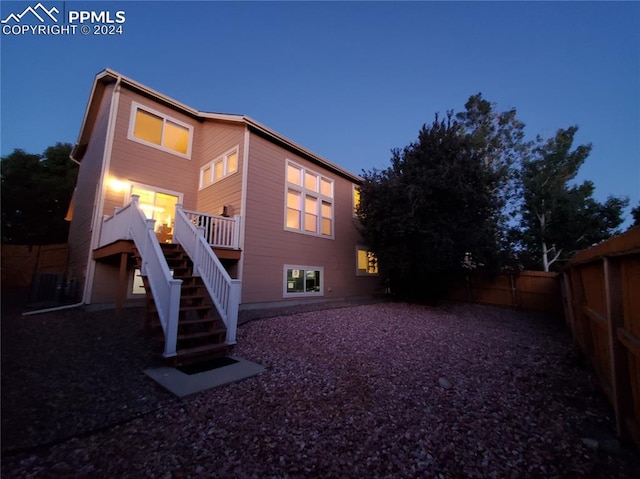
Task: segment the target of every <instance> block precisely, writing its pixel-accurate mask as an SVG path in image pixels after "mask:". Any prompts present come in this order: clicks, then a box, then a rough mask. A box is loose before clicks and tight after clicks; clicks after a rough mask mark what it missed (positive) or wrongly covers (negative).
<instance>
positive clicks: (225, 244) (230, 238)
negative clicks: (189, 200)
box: [183, 210, 241, 249]
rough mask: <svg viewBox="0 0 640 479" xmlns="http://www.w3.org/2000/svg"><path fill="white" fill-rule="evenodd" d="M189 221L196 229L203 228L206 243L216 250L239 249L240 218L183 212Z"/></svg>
mask: <svg viewBox="0 0 640 479" xmlns="http://www.w3.org/2000/svg"><path fill="white" fill-rule="evenodd" d="M183 212H184V214H185V215H186V217H187V218H188V219H189V221H190V222H191V223H192V224H193V225H194V226H195V227H196V228H197V227H198V226H202V227H203V228H204V235H205V239H206V241H207V243H209V244H210V245H211V246H213V247H216V248H233V249H238V248H239V247H240V221H241V219H240V216H239V215H236V216H234V217H232V218H229V217H226V216H218V215H207V214H204V213H199V212H197V211H187V210H183Z"/></svg>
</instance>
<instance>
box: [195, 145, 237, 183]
mask: <svg viewBox="0 0 640 479" xmlns="http://www.w3.org/2000/svg"><path fill="white" fill-rule="evenodd" d="M237 171H238V147H237V146H235V147H233V148H232V149H231V150H229V151H227V152H226V153H225V154H223V155H221V156H219V157H218V158H216V159H215V160H213V161H210V162H209V163H207V164H206V165H204V166H203V167H202V168H200V189H202V188H206V187H207V186H209V185H212V184H214V183H216V182H217V181H220V180H221V179H223V178H226V177H227V176H229V175H232V174H234V173H236V172H237Z"/></svg>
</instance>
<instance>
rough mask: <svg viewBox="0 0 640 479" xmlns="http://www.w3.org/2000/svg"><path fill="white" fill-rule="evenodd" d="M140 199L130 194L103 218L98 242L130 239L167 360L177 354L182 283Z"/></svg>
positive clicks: (106, 242)
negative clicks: (156, 317) (136, 254)
mask: <svg viewBox="0 0 640 479" xmlns="http://www.w3.org/2000/svg"><path fill="white" fill-rule="evenodd" d="M139 199H140V197H139V196H138V195H132V196H131V203H129V204H128V205H127V206H125V207H123V208H116V209H115V211H114V214H113V216H111V217H108V218H105V220H104V221H103V223H102V230H101V232H100V240H99V242H98V243H99V246H104V245H107V244H109V243H113V242H114V241H117V240H133V242H134V244H135V245H136V249H137V250H138V254H139V255H140V259H141V262H142V264H141V268H140V269H141V273H142V275H143V276H146V277H147V281H148V283H149V286H150V288H151V294H152V296H153V300H154V302H155V305H156V310H157V313H158V317H159V319H160V324H161V325H162V329H163V331H164V337H165V343H164V353H163V356H164V357H165V358H169V357H173V356H176V354H177V353H176V345H177V341H178V317H179V314H180V290H181V288H182V280H180V279H173V277H172V275H171V270H170V269H169V265H168V264H167V260H166V258H165V257H164V254H163V253H162V249H161V248H160V243H159V242H158V238H157V236H156V234H155V232H154V225H155V220H150V219H147V218H146V216H145V214H144V212H143V211H142V208H141V207H140V204H139Z"/></svg>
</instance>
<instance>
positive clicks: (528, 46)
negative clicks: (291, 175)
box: [0, 0, 640, 213]
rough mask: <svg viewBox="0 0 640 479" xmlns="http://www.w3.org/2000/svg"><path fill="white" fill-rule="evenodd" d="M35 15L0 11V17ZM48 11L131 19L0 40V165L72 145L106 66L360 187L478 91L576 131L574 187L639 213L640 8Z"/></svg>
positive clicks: (91, 5) (471, 5)
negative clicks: (18, 154)
mask: <svg viewBox="0 0 640 479" xmlns="http://www.w3.org/2000/svg"><path fill="white" fill-rule="evenodd" d="M37 3H38V2H37V0H36V1H33V2H5V1H2V3H1V4H0V16H1V18H2V20H5V19H7V17H8V16H9V15H10V14H12V13H14V14H20V13H22V12H23V11H24V10H25V8H27V7H29V6H32V7H35V6H36V4H37ZM42 4H43V6H44V7H46V8H47V9H51V8H53V7H56V8H57V9H58V11H59V12H60V19H61V20H60V22H59V23H60V24H62V23H65V22H66V21H67V20H68V17H66V16H65V14H66V15H68V13H69V12H70V11H94V12H100V11H108V12H109V13H110V15H111V18H114V16H115V13H116V12H117V11H123V12H124V18H125V19H126V20H125V21H124V23H121V24H118V25H120V26H122V33H121V34H116V35H94V34H93V33H91V34H89V35H82V34H81V33H80V32H79V31H78V32H76V34H69V35H52V34H42V35H32V34H29V33H27V34H13V33H9V34H5V33H4V32H5V30H3V34H2V35H1V38H0V41H1V54H2V57H1V70H0V75H1V79H0V80H1V83H0V87H1V102H2V103H1V117H0V121H1V123H0V130H1V153H2V155H3V156H4V155H7V154H9V153H11V152H12V151H13V150H14V149H15V148H21V149H24V150H26V151H28V152H31V153H41V152H42V151H43V150H44V149H45V148H46V147H47V146H49V145H52V144H54V143H56V142H58V141H61V142H70V143H75V141H76V139H77V136H78V132H79V129H80V125H81V122H82V118H83V115H84V111H85V108H86V104H87V101H88V98H89V93H90V89H91V86H92V82H93V79H94V76H95V75H96V74H97V73H98V72H100V71H101V70H103V69H104V68H107V67H108V68H111V69H114V70H116V71H118V72H120V73H122V74H123V75H125V76H128V77H130V78H132V79H134V80H137V81H139V82H141V83H143V84H145V85H147V86H149V87H151V88H153V89H155V90H157V91H159V92H161V93H164V94H166V95H168V96H171V97H173V98H175V99H176V100H178V101H181V102H183V103H186V104H187V105H189V106H191V107H193V108H196V109H198V110H201V111H207V112H222V113H237V114H244V115H248V116H250V117H251V118H253V119H255V120H257V121H259V122H261V123H263V124H265V125H266V126H268V127H270V128H272V129H273V130H275V131H277V132H279V133H280V134H282V135H284V136H286V137H288V138H290V139H291V140H293V141H295V142H296V143H299V144H301V145H303V146H305V147H306V148H308V149H310V150H312V151H314V152H315V153H317V154H319V155H320V156H322V157H324V158H326V159H328V160H330V161H332V162H334V163H336V164H338V165H340V166H342V167H344V168H346V169H348V170H350V171H352V172H354V173H357V174H360V173H361V172H362V170H370V169H371V168H374V167H375V168H384V167H386V166H388V165H389V159H390V156H391V155H390V150H391V149H392V148H401V147H403V146H406V145H407V144H408V143H410V142H412V141H414V140H416V138H417V134H418V131H419V129H420V127H421V126H422V124H424V123H430V122H431V121H432V120H433V118H434V114H435V113H436V112H439V113H440V114H444V113H445V112H446V111H447V110H450V109H453V110H455V111H461V110H462V109H463V108H464V104H465V102H466V100H467V99H468V97H469V96H470V95H472V94H475V93H478V92H482V94H483V96H484V97H485V98H486V99H487V100H490V101H492V102H495V103H496V104H497V108H498V110H501V111H503V110H508V109H510V108H516V109H517V111H518V117H519V119H520V120H521V121H523V122H524V123H525V124H526V132H527V135H528V136H529V137H530V138H534V137H535V136H536V135H541V136H543V137H545V138H548V137H550V136H552V135H553V134H554V133H555V131H556V130H557V129H558V128H566V127H568V126H571V125H578V126H579V128H580V130H579V133H578V135H577V142H578V143H592V144H593V151H592V153H591V155H590V157H589V158H588V160H587V161H586V163H585V165H584V166H583V168H582V170H581V172H580V175H579V180H585V179H589V180H592V181H594V182H595V185H596V193H595V196H596V198H597V199H599V200H604V199H605V198H606V197H607V196H608V195H617V196H627V197H629V198H630V200H631V206H635V205H637V204H638V202H639V201H640V3H639V2H623V3H614V2H605V3H594V2H570V3H557V2H531V3H529V2H513V3H511V2H496V3H488V2H487V3H485V2H446V3H439V2H438V3H436V2H350V3H347V2H232V3H223V2H207V1H201V2H177V1H173V2H172V1H166V2H151V1H149V2H117V1H110V2H104V1H96V2H75V1H67V2H55V1H54V2H48V1H42ZM34 21H35V20H34V19H33V18H31V19H28V18H27V17H26V16H25V17H24V18H23V19H22V24H25V23H28V22H31V23H33V22H34ZM15 23H16V22H15V21H13V20H10V21H8V22H6V23H5V24H3V25H13V24H15ZM49 23H51V22H49ZM79 26H80V24H78V27H79ZM7 31H9V30H7ZM13 31H14V32H15V31H16V30H15V29H14V30H13ZM132 160H134V159H132ZM628 211H629V210H628V209H627V213H628Z"/></svg>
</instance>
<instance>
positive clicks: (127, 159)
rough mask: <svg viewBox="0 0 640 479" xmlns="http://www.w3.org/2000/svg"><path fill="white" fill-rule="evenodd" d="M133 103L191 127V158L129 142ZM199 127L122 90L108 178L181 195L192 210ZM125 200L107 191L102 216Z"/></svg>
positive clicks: (122, 195) (119, 195)
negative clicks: (192, 136) (192, 131)
mask: <svg viewBox="0 0 640 479" xmlns="http://www.w3.org/2000/svg"><path fill="white" fill-rule="evenodd" d="M132 101H136V102H137V103H139V104H141V105H143V106H148V107H149V108H152V109H153V110H156V111H158V112H160V113H163V114H165V115H167V116H169V117H171V118H174V119H176V120H179V121H181V122H183V123H187V124H189V125H191V126H193V127H194V133H193V134H194V138H193V147H192V157H191V159H190V160H189V159H186V158H183V157H180V156H177V155H174V154H171V153H168V152H165V151H161V150H159V149H157V148H153V147H151V146H148V145H144V144H142V143H138V142H137V141H134V140H130V139H129V138H128V132H129V123H130V118H131V103H132ZM200 126H201V125H200V123H199V122H197V121H196V120H193V119H191V118H189V117H187V116H185V115H183V114H180V113H178V112H176V111H174V110H172V109H170V108H166V107H164V106H163V105H161V104H158V103H155V102H153V101H151V100H149V99H147V98H144V97H142V96H140V95H138V94H136V93H134V92H132V91H130V90H127V89H122V92H121V95H120V103H119V106H118V117H117V121H116V127H115V135H114V142H113V151H112V154H111V163H110V166H109V176H110V178H115V179H118V180H121V181H127V182H135V183H142V184H145V185H149V186H154V187H156V188H162V189H165V190H171V191H176V192H180V193H183V194H184V201H183V203H184V206H185V208H187V209H193V208H195V205H196V191H197V186H198V171H199V161H198V154H197V151H198V148H197V146H198V145H197V144H198V141H199V136H200V135H201V131H200ZM124 198H125V193H124V192H116V191H113V190H111V189H109V188H107V190H106V196H105V207H104V214H106V215H111V214H113V208H114V207H115V206H122V205H123V202H124Z"/></svg>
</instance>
